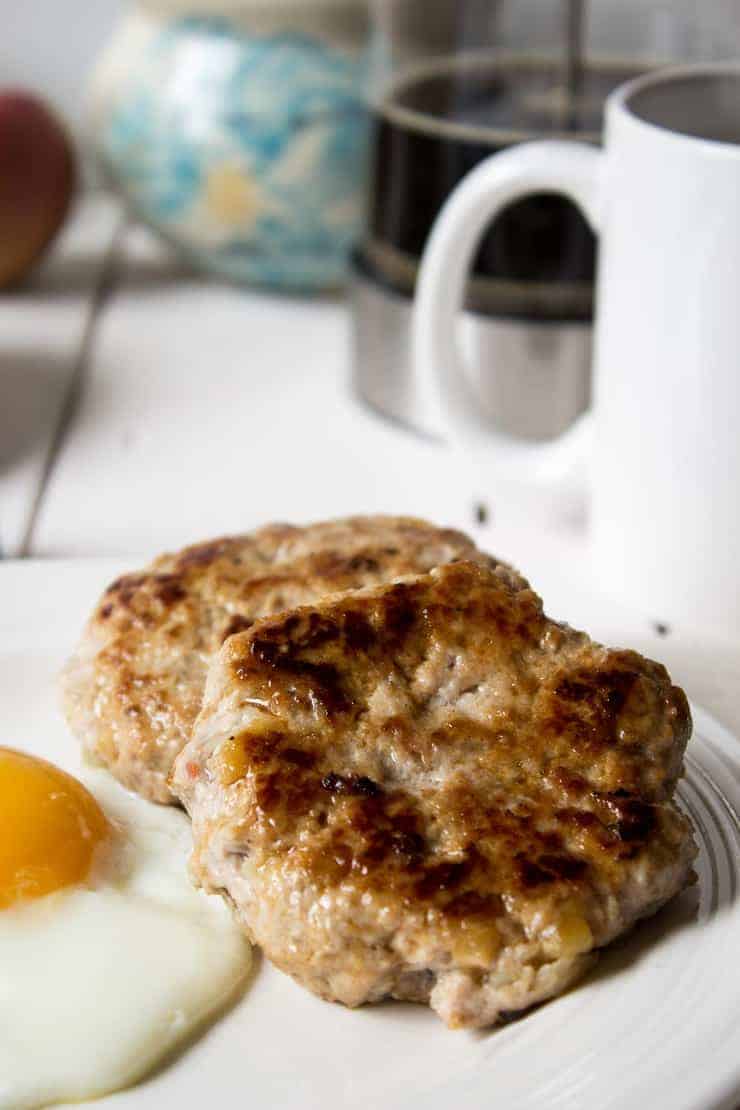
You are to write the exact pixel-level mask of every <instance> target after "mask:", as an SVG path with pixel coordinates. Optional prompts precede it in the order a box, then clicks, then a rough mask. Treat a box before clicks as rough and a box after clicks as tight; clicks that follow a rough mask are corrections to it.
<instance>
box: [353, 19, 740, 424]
mask: <svg viewBox="0 0 740 1110" xmlns="http://www.w3.org/2000/svg"><path fill="white" fill-rule="evenodd" d="M375 22H376V40H375V47H374V50H373V73H372V81H371V85H372V90H371V115H372V168H371V177H370V185H369V195H368V202H367V219H366V231H365V235H364V238H363V240H362V242H361V244H360V246H359V249H358V250H357V252H356V254H355V259H354V266H353V275H352V285H353V299H354V321H355V331H354V337H355V351H354V355H355V368H354V369H355V382H356V386H357V388H358V389H359V392H360V394H361V395H362V396H363V397H364V398H365V399H366V400H368V401H369V402H371V403H372V404H373V405H375V406H376V407H377V408H379V409H381V410H382V411H383V412H384V413H386V414H387V415H390V416H393V417H395V418H397V419H399V420H401V421H403V422H404V423H406V424H409V425H412V426H414V427H415V428H417V429H419V430H422V431H426V432H430V433H434V432H435V431H436V424H435V414H434V412H433V411H431V410H430V409H429V407H428V404H427V402H426V399H425V396H424V394H423V391H422V390H421V389H420V388H419V387H418V384H417V382H416V381H415V379H414V375H413V372H412V368H411V358H410V349H409V344H410V334H409V325H410V314H411V304H412V299H413V294H414V287H415V280H416V273H417V269H418V265H419V260H420V257H421V254H422V251H423V249H424V245H425V243H426V240H427V237H428V235H429V232H430V229H431V227H432V225H433V223H434V220H435V218H436V215H437V213H438V212H439V210H440V208H441V206H442V205H443V204H444V202H445V200H446V199H447V197H448V196H449V195H450V193H451V192H452V191H453V190H454V188H455V187H456V185H457V184H458V183H459V182H460V181H461V180H462V178H463V177H464V176H465V175H466V174H467V173H468V172H469V171H470V170H471V169H473V168H474V167H475V166H476V165H477V164H478V163H479V162H481V161H482V160H483V159H484V158H486V157H488V156H489V155H491V154H493V153H495V152H497V151H499V150H502V149H504V148H505V147H507V146H509V145H511V144H512V143H518V142H524V141H527V140H530V139H538V138H543V137H550V138H551V137H557V136H562V137H564V138H565V137H567V138H573V137H576V138H579V139H585V140H587V141H591V142H593V143H598V142H599V141H600V131H601V120H602V109H603V103H604V100H605V98H606V96H607V95H608V94H609V92H611V90H612V89H614V88H615V87H616V86H617V85H620V84H622V83H623V82H624V81H625V80H627V79H628V78H629V77H632V76H634V75H636V74H637V73H639V72H642V71H644V70H645V69H647V68H649V67H651V66H655V65H660V64H665V63H669V62H676V61H677V60H681V59H686V60H689V59H692V60H693V59H697V58H698V59H706V58H711V57H727V56H733V55H734V54H737V52H738V48H739V47H740V31H739V29H738V26H737V23H738V21H737V17H736V15H735V13H734V11H733V6H732V4H731V3H714V4H713V3H711V0H708V3H707V4H706V5H693V4H688V3H681V2H680V0H679V2H672V3H646V2H645V0H601V2H600V3H597V2H594V3H592V5H591V6H587V4H586V2H585V0H551V2H550V3H546V4H543V3H541V2H539V0H517V2H509V0H376V3H375ZM594 266H595V240H594V236H593V234H592V232H591V230H590V229H589V227H588V225H587V224H586V222H585V220H584V218H583V216H582V215H581V214H580V212H579V211H578V209H577V208H575V206H574V205H573V204H572V203H571V202H570V201H569V200H567V199H566V198H565V197H562V196H560V195H556V194H552V193H541V194H534V195H532V196H529V197H525V198H524V199H522V200H520V201H518V202H516V203H515V204H512V205H511V206H510V207H509V208H508V209H506V210H505V211H504V212H503V214H502V215H501V216H500V217H499V218H498V219H497V221H496V222H495V224H494V225H493V226H491V227H490V228H489V229H488V231H487V232H486V234H485V236H484V237H483V239H482V241H481V243H480V247H479V250H478V254H477V259H476V263H475V266H474V270H473V273H472V275H471V280H470V282H469V287H468V292H467V312H466V313H465V314H464V317H463V324H462V326H463V328H464V331H465V340H466V343H467V346H468V349H469V352H470V363H471V368H472V371H473V373H474V375H475V377H476V378H477V381H478V386H479V390H480V396H481V404H482V406H483V407H484V409H488V410H489V411H490V413H491V415H492V419H495V421H496V423H497V424H498V425H499V426H500V427H501V428H502V430H504V431H507V432H509V433H511V434H515V435H520V436H525V437H529V438H548V437H550V436H554V435H557V434H559V433H560V432H561V431H562V430H564V428H565V427H567V426H568V425H569V424H570V423H571V422H572V421H573V420H574V419H575V417H576V416H578V414H579V413H580V412H582V411H583V410H584V409H585V408H586V407H587V405H588V401H589V367H590V358H591V353H590V341H591V328H590V323H591V318H592V313H593V282H594ZM636 276H637V275H636Z"/></svg>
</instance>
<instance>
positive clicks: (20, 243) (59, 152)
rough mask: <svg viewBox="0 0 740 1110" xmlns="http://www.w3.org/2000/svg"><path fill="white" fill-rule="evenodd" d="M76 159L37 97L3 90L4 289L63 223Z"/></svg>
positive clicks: (0, 283) (0, 205)
mask: <svg viewBox="0 0 740 1110" xmlns="http://www.w3.org/2000/svg"><path fill="white" fill-rule="evenodd" d="M75 162H76V159H75V152H74V148H73V146H72V143H71V142H70V140H69V138H68V137H67V134H66V132H65V130H64V128H63V127H62V125H61V124H60V123H59V121H58V120H57V118H56V117H55V116H54V115H53V114H52V112H51V111H50V110H49V109H48V108H47V107H46V105H45V104H44V103H43V102H42V101H41V100H39V99H38V97H36V96H33V95H32V94H30V93H25V92H21V91H19V90H15V89H5V90H2V91H0V288H5V287H7V286H9V285H13V284H14V283H16V282H18V281H20V280H21V278H23V277H24V276H25V275H26V274H27V273H28V271H29V270H30V269H31V267H32V266H33V265H34V263H35V262H36V261H37V259H38V258H39V257H40V256H41V254H42V253H43V252H44V250H45V248H46V247H47V246H48V245H49V243H50V242H51V241H52V239H53V238H54V236H55V235H56V233H57V231H58V230H59V228H60V227H61V226H62V224H63V222H64V218H65V216H66V215H67V211H68V210H69V204H70V200H71V198H72V194H73V192H74V186H75V178H76V172H75Z"/></svg>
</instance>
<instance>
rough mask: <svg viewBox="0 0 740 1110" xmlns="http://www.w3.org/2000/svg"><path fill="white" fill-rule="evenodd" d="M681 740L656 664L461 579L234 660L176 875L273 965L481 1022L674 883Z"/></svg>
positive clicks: (544, 986)
mask: <svg viewBox="0 0 740 1110" xmlns="http://www.w3.org/2000/svg"><path fill="white" fill-rule="evenodd" d="M690 728H691V722H690V716H689V711H688V705H687V702H686V698H685V696H684V694H683V692H682V691H681V690H680V689H678V688H677V687H675V686H673V685H672V684H671V681H670V678H669V676H668V674H667V672H666V670H665V668H663V667H662V666H661V665H660V664H658V663H653V662H651V661H649V660H647V659H644V658H642V657H641V656H639V655H638V654H637V653H635V652H631V651H612V650H609V649H607V648H604V647H601V646H599V645H596V644H594V643H592V642H591V641H590V640H589V639H588V637H587V636H585V635H584V634H583V633H578V632H574V631H573V630H571V629H569V628H568V627H567V626H563V625H560V624H557V623H555V622H553V621H551V620H549V619H548V618H547V617H546V616H545V615H544V613H543V611H542V604H541V602H540V599H539V598H538V597H537V595H536V594H535V593H534V592H533V591H532V590H530V589H528V588H524V587H523V586H522V585H521V583H519V582H512V580H511V579H510V577H509V576H508V575H507V574H506V573H502V572H500V571H499V572H497V571H496V570H495V569H494V570H492V569H487V568H483V567H480V566H477V565H473V564H471V563H466V562H462V563H458V564H456V565H449V566H444V567H441V568H439V569H438V570H435V571H433V572H432V573H431V574H427V575H424V576H418V577H416V578H414V579H411V580H408V581H404V582H401V583H397V584H394V585H390V586H385V587H381V588H377V589H373V590H368V591H363V592H361V593H353V594H350V595H346V596H344V597H342V598H340V599H335V600H330V601H327V602H324V603H321V604H317V605H315V606H312V607H307V608H302V609H299V610H297V611H295V612H291V613H286V614H284V615H282V616H280V617H277V618H273V619H268V620H264V621H262V622H260V623H258V624H256V625H255V626H254V627H253V628H252V629H251V630H249V631H247V632H245V633H242V634H240V635H238V636H235V637H233V638H232V639H230V640H229V642H228V644H226V645H225V646H224V648H223V650H222V651H221V654H220V657H219V659H218V661H217V662H216V663H214V667H213V670H212V673H211V677H210V679H209V689H208V694H207V698H206V704H205V706H204V710H203V713H202V714H201V717H200V719H199V722H198V724H197V726H196V729H195V733H194V738H193V740H192V742H191V743H190V744H189V745H188V747H187V748H186V749H185V751H184V752H183V754H182V756H181V757H180V759H179V760H178V761H177V764H176V769H175V775H174V784H175V789H176V791H177V793H178V794H179V796H180V798H181V799H182V800H183V802H184V803H185V805H186V807H187V808H188V809H189V811H190V813H191V816H192V817H193V822H194V832H195V844H196V849H195V853H194V858H193V870H194V873H195V875H196V877H197V878H198V879H199V881H201V882H202V883H203V884H204V885H205V886H206V887H208V888H209V889H221V890H225V891H226V892H227V893H228V895H229V897H230V898H231V899H232V901H233V902H234V903H235V904H236V906H237V908H238V911H239V913H240V915H241V918H242V920H243V922H244V923H245V925H246V927H247V928H248V930H249V931H250V932H251V934H252V935H253V936H254V937H255V938H256V940H257V941H258V942H259V943H261V944H262V945H263V946H264V947H265V950H266V952H267V954H268V955H269V956H270V957H271V958H272V959H273V960H274V961H275V962H276V963H277V964H278V965H279V966H280V967H282V968H284V969H285V970H287V971H289V972H290V973H291V974H293V975H294V976H295V977H296V978H298V979H299V980H300V981H301V982H304V983H305V984H306V985H307V986H309V987H310V988H311V989H313V990H316V991H317V992H318V993H320V994H322V995H324V996H325V997H329V998H336V999H339V1000H341V1001H345V1002H347V1003H349V1004H357V1003H358V1002H361V1001H365V1000H368V999H372V998H377V997H382V996H383V994H384V993H385V994H393V995H395V996H397V997H415V998H418V997H430V996H431V1000H432V1005H434V1006H435V1008H437V1009H438V1010H439V1012H440V1013H442V1015H443V1016H444V1017H445V1019H446V1020H448V1021H449V1022H450V1023H451V1024H486V1023H488V1022H489V1021H490V1020H494V1019H495V1017H496V1016H497V1014H498V1013H499V1012H500V1011H501V1009H502V1008H506V1006H507V1002H506V1000H507V999H508V1000H509V1003H511V1002H512V1001H513V1002H514V1003H516V1002H517V1000H518V1001H519V1002H521V1004H523V1005H525V1004H528V1002H531V1001H535V1000H537V999H538V998H539V997H545V996H547V995H549V994H552V993H554V992H555V991H556V990H558V989H562V987H563V985H564V984H565V983H566V982H567V981H569V979H570V978H572V977H573V975H574V974H576V973H577V971H578V970H579V969H581V967H582V966H583V964H584V956H585V954H586V953H587V952H588V951H590V950H591V949H593V948H594V947H598V946H599V945H600V944H603V943H606V942H607V941H608V940H610V939H611V938H612V937H613V936H614V935H616V933H618V932H620V931H622V930H623V929H624V928H627V927H628V926H629V925H630V924H631V923H632V922H633V921H634V920H635V919H636V918H637V917H639V916H641V915H643V914H644V913H647V912H652V910H654V909H655V908H656V907H657V905H659V904H661V903H662V902H663V901H665V900H666V898H668V897H670V896H671V895H672V894H673V893H675V891H676V890H678V889H680V888H681V887H682V886H683V885H684V884H685V882H686V881H687V880H688V878H689V876H690V874H691V860H692V858H693V854H694V845H693V840H692V837H691V830H690V827H689V824H688V822H687V821H686V819H685V818H684V817H683V816H682V815H681V814H680V813H679V812H678V810H677V809H676V808H675V807H674V805H673V804H672V802H671V800H670V799H671V795H672V792H673V789H674V786H675V782H676V779H677V776H678V775H679V774H680V771H681V765H682V756H683V750H684V747H685V744H686V741H687V739H688V736H689V733H690ZM291 892H292V893H291ZM291 896H293V897H295V898H298V904H299V905H300V914H301V915H302V920H303V921H304V922H305V924H304V925H301V923H300V920H301V919H298V920H297V921H296V920H294V919H293V917H292V915H291V911H290V910H289V909H288V908H286V907H285V906H284V905H282V904H280V905H278V901H279V900H280V899H285V900H286V901H287V902H288V903H289V901H290V898H291ZM322 907H323V908H322ZM384 914H385V919H386V921H388V922H391V921H392V922H393V926H392V927H390V926H389V927H388V928H386V927H385V926H384V925H383V923H382V922H383V915H384ZM314 921H318V922H319V924H314ZM327 930H331V932H332V938H331V939H328V936H327ZM337 937H340V938H343V940H342V943H339V942H337V941H336V938H337ZM322 953H324V955H323V956H322ZM502 975H503V979H502V978H501V977H502ZM409 976H410V978H409ZM420 976H421V977H422V978H420ZM435 992H436V994H435ZM509 1008H518V1007H517V1006H516V1005H512V1006H510V1007H509Z"/></svg>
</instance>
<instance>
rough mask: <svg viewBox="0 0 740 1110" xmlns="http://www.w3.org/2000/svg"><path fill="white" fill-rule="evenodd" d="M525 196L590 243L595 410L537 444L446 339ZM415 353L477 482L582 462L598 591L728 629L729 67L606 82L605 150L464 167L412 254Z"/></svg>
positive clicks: (733, 332) (731, 524) (567, 149)
mask: <svg viewBox="0 0 740 1110" xmlns="http://www.w3.org/2000/svg"><path fill="white" fill-rule="evenodd" d="M533 192H558V193H565V194H566V195H567V196H569V197H572V199H573V200H574V201H575V202H576V203H577V204H578V205H579V207H580V208H581V209H582V210H583V212H584V213H585V215H586V217H587V218H588V220H589V221H590V223H591V224H592V226H593V228H594V229H595V231H596V232H597V233H598V235H599V240H600V242H599V261H598V276H597V285H596V321H595V363H594V403H593V411H592V412H590V413H587V414H586V415H585V416H584V417H582V418H581V419H580V420H579V421H578V422H577V423H576V424H575V425H574V426H572V427H571V428H570V429H569V430H568V431H567V432H566V433H565V435H564V436H561V437H560V438H559V439H558V440H555V441H551V442H547V443H531V442H526V441H523V440H515V439H511V438H509V437H506V436H504V435H501V434H498V433H496V432H495V430H493V429H492V427H491V423H490V421H488V420H487V419H486V418H485V417H484V415H483V414H482V413H481V412H480V408H479V406H478V405H477V404H476V398H475V395H474V391H473V388H472V386H471V384H470V381H469V376H468V375H467V374H466V369H465V364H464V359H463V357H462V353H461V350H460V346H459V342H458V336H457V334H456V327H455V323H456V316H457V313H458V311H459V309H460V306H461V304H462V299H463V292H464V288H465V283H466V278H467V275H468V272H469V270H470V266H471V261H472V258H473V256H474V252H475V247H476V244H477V242H478V240H479V238H480V236H481V235H482V233H483V231H484V230H485V228H486V227H487V226H488V225H489V224H490V222H491V220H492V219H493V218H494V216H495V215H496V213H497V212H498V211H499V210H500V209H501V208H503V207H504V206H505V205H507V204H509V203H510V202H512V201H514V200H516V199H517V198H520V197H521V196H522V195H523V194H526V193H533ZM414 348H415V365H416V371H417V374H418V375H419V376H420V377H424V378H425V379H426V380H427V382H428V383H429V384H431V386H432V388H433V389H434V391H435V392H436V394H437V400H438V402H439V406H438V407H439V409H440V410H441V413H442V418H443V422H444V425H445V428H446V432H447V435H448V437H449V439H450V440H451V441H452V442H453V443H454V444H455V445H457V446H458V447H459V448H460V449H462V450H464V451H465V452H466V454H468V455H470V456H471V457H472V459H473V461H474V462H475V463H476V464H477V467H479V468H480V470H481V471H482V473H483V474H485V475H487V476H490V477H491V478H492V479H495V478H496V477H500V476H502V475H505V474H509V475H512V474H515V475H517V476H518V477H519V478H524V479H530V480H538V481H544V482H555V481H557V480H558V479H560V478H562V476H563V475H565V474H566V473H567V472H568V471H569V469H570V468H572V465H573V463H574V461H575V460H576V459H578V458H581V457H583V456H584V455H587V456H588V471H589V475H590V486H591V505H590V531H591V538H592V543H593V549H594V560H595V566H596V567H597V568H598V572H599V576H600V578H601V579H602V580H603V581H604V582H605V584H606V585H607V587H608V590H609V592H611V593H612V594H614V595H616V596H621V597H622V598H623V599H625V600H628V601H630V602H631V603H634V604H636V605H639V606H641V607H643V608H645V609H646V610H647V611H648V612H650V613H652V614H654V615H655V616H656V617H658V616H659V617H660V618H661V619H663V620H667V621H678V622H681V623H684V624H688V625H691V626H694V627H697V628H700V627H705V628H711V629H714V630H715V631H717V632H721V633H731V634H732V633H735V634H737V633H740V66H736V65H732V64H714V65H707V66H700V67H699V66H691V67H682V68H680V69H672V70H665V71H661V72H658V73H655V74H651V75H648V76H645V77H641V78H638V79H637V80H634V81H631V82H629V83H628V84H626V85H623V86H622V87H621V88H620V89H618V90H616V92H614V93H613V94H612V95H611V97H610V98H609V100H608V101H607V105H606V131H605V144H604V149H603V151H600V150H598V149H596V148H595V147H592V146H588V145H586V144H581V143H577V142H568V141H558V140H550V141H544V142H535V143H527V144H523V145H521V146H518V147H513V148H510V149H509V150H507V151H504V152H502V153H499V154H495V155H493V156H492V157H490V158H489V159H487V160H486V161H485V162H483V163H482V164H480V165H479V166H478V167H477V168H476V169H475V170H473V171H472V172H471V173H470V174H469V176H468V177H467V178H465V180H464V181H463V182H462V183H461V184H460V186H459V187H458V188H457V190H456V191H455V192H454V193H453V194H452V195H451V197H450V198H449V199H448V201H447V202H446V204H445V206H444V208H443V209H442V211H441V213H440V215H439V217H438V220H437V222H436V224H435V226H434V228H433V231H432V234H431V236H430V238H429V241H428V244H427V247H426V250H425V252H424V256H423V259H422V265H421V271H420V275H419V281H418V285H417V294H416V304H415V309H414ZM491 369H492V372H493V373H495V367H492V368H491Z"/></svg>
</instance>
